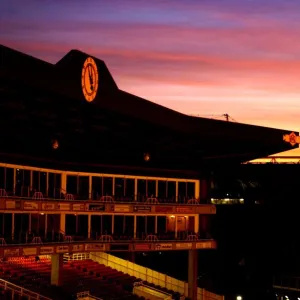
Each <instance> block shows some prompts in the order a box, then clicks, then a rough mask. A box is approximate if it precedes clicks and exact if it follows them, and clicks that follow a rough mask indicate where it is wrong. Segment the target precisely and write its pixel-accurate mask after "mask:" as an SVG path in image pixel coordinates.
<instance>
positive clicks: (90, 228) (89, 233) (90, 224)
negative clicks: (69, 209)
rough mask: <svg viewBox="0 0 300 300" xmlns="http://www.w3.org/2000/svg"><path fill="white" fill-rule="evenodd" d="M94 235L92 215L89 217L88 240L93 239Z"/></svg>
mask: <svg viewBox="0 0 300 300" xmlns="http://www.w3.org/2000/svg"><path fill="white" fill-rule="evenodd" d="M91 233H92V215H88V239H90V238H91Z"/></svg>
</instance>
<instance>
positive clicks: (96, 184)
mask: <svg viewBox="0 0 300 300" xmlns="http://www.w3.org/2000/svg"><path fill="white" fill-rule="evenodd" d="M102 195H103V177H92V198H93V199H94V200H96V199H99V198H100V197H102Z"/></svg>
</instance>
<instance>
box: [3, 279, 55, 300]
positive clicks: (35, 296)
mask: <svg viewBox="0 0 300 300" xmlns="http://www.w3.org/2000/svg"><path fill="white" fill-rule="evenodd" d="M0 287H2V288H4V290H11V291H14V292H16V293H17V294H19V295H21V296H28V297H30V299H31V300H35V299H36V300H52V299H51V298H48V297H45V296H43V295H40V294H38V293H35V292H32V291H30V290H27V289H24V288H23V287H21V286H19V285H16V284H13V283H11V282H9V281H6V280H4V279H0Z"/></svg>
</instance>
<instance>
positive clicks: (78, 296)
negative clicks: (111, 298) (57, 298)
mask: <svg viewBox="0 0 300 300" xmlns="http://www.w3.org/2000/svg"><path fill="white" fill-rule="evenodd" d="M76 297H77V299H78V298H85V297H89V298H92V299H95V300H103V299H102V298H99V297H96V296H93V295H91V294H90V292H89V291H85V292H79V293H77V294H76Z"/></svg>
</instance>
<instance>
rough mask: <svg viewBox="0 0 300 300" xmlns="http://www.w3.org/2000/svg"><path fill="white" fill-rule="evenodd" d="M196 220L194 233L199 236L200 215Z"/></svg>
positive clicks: (196, 216)
mask: <svg viewBox="0 0 300 300" xmlns="http://www.w3.org/2000/svg"><path fill="white" fill-rule="evenodd" d="M194 220H195V221H194V232H195V233H196V234H197V233H198V232H199V215H195V217H194Z"/></svg>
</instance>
